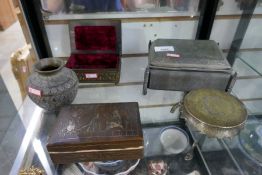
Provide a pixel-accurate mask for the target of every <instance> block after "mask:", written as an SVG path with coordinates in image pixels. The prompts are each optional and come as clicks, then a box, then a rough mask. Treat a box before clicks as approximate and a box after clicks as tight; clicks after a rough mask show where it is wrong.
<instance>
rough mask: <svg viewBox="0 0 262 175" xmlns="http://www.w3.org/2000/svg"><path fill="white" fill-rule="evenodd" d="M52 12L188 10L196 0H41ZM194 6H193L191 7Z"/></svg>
mask: <svg viewBox="0 0 262 175" xmlns="http://www.w3.org/2000/svg"><path fill="white" fill-rule="evenodd" d="M41 3H42V9H43V10H45V11H49V12H52V13H96V12H135V11H188V10H189V7H190V6H195V5H196V4H198V0H41ZM193 8H195V7H193Z"/></svg>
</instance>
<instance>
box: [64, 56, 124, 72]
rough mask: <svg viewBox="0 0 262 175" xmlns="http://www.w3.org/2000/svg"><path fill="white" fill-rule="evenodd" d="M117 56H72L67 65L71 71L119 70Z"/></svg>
mask: <svg viewBox="0 0 262 175" xmlns="http://www.w3.org/2000/svg"><path fill="white" fill-rule="evenodd" d="M118 61H119V55H117V54H72V55H71V56H70V58H69V59H68V62H67V63H66V67H68V68H70V69H106V68H117V65H118Z"/></svg>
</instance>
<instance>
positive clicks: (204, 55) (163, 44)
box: [149, 39, 231, 70]
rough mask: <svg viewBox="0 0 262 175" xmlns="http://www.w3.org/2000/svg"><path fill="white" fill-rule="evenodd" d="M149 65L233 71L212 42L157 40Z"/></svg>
mask: <svg viewBox="0 0 262 175" xmlns="http://www.w3.org/2000/svg"><path fill="white" fill-rule="evenodd" d="M157 48H158V49H160V50H157ZM161 48H162V49H164V50H161ZM168 54H171V55H172V54H173V55H175V56H176V57H172V56H168ZM149 65H150V66H154V67H160V68H161V67H162V68H179V69H192V68H193V69H201V70H231V66H230V65H229V63H228V61H227V60H226V58H225V57H224V56H223V54H222V51H221V50H220V49H219V47H218V45H217V43H216V42H215V41H212V40H186V39H157V40H155V41H154V42H152V45H151V46H150V50H149Z"/></svg>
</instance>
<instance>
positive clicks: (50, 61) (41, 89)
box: [27, 58, 78, 111]
mask: <svg viewBox="0 0 262 175" xmlns="http://www.w3.org/2000/svg"><path fill="white" fill-rule="evenodd" d="M27 85H28V89H27V90H28V96H29V97H30V99H31V100H32V101H33V102H35V103H36V104H37V105H38V106H40V107H42V108H44V109H46V110H48V111H55V110H58V109H59V108H60V107H61V106H64V105H68V104H71V103H72V102H73V100H74V98H75V96H76V93H77V89H78V79H77V76H76V74H75V73H74V72H73V71H72V70H71V69H68V68H66V67H64V64H63V62H62V61H61V60H60V59H57V58H46V59H42V60H40V61H38V62H37V63H36V64H35V65H34V72H33V73H32V74H31V75H30V77H29V78H28V82H27Z"/></svg>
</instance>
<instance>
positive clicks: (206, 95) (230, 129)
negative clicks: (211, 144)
mask: <svg viewBox="0 0 262 175" xmlns="http://www.w3.org/2000/svg"><path fill="white" fill-rule="evenodd" d="M182 111H183V116H184V117H185V119H186V120H187V121H188V123H189V124H190V125H192V126H193V127H195V128H196V129H198V130H199V131H200V132H202V133H203V134H206V135H208V136H209V137H218V138H223V137H232V136H234V135H236V134H237V133H238V132H239V131H240V129H242V128H243V127H244V124H245V121H246V119H247V111H246V109H245V107H244V105H243V103H242V102H241V101H239V100H238V99H237V98H236V97H234V96H232V95H230V94H228V93H226V92H223V91H218V90H214V89H198V90H193V91H191V92H189V93H188V94H187V95H186V96H185V99H184V105H183V109H182Z"/></svg>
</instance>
